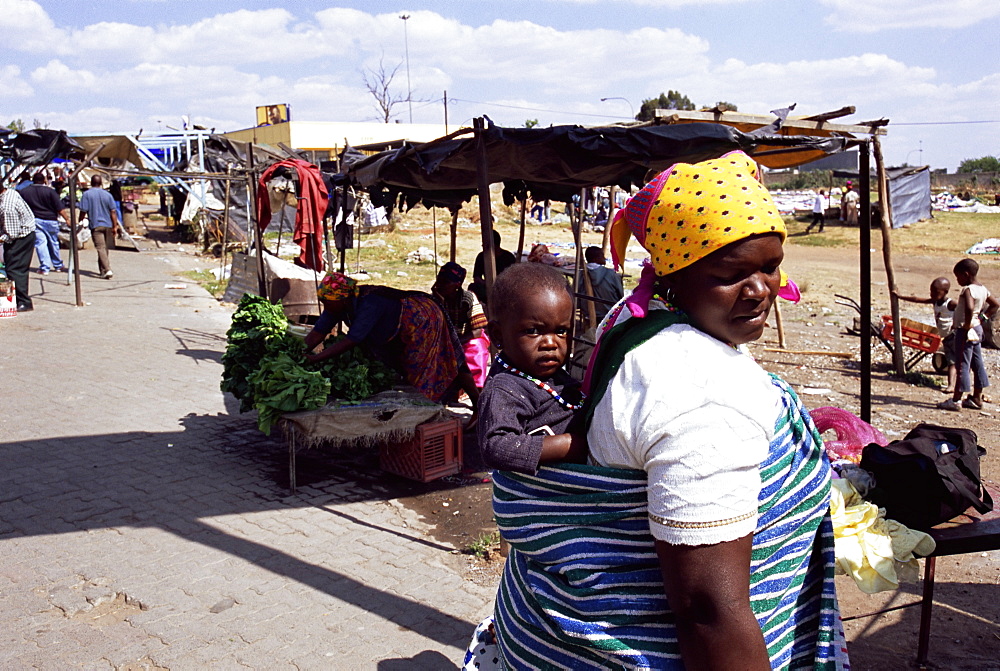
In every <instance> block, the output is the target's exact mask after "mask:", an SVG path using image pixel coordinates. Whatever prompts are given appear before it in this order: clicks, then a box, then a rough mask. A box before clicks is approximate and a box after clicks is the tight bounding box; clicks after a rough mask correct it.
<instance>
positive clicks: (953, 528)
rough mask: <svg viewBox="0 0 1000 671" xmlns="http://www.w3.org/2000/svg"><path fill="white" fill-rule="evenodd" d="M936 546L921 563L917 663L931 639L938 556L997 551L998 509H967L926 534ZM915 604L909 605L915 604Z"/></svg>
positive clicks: (998, 495)
mask: <svg viewBox="0 0 1000 671" xmlns="http://www.w3.org/2000/svg"><path fill="white" fill-rule="evenodd" d="M986 489H987V490H989V492H990V495H991V496H992V497H993V500H994V501H1000V489H997V488H996V487H994V486H992V485H986ZM928 533H929V534H930V535H931V538H933V539H934V542H936V543H937V547H936V548H935V549H934V552H932V553H931V554H930V556H929V557H927V559H926V560H924V593H923V598H921V600H920V601H918V602H917V603H919V604H920V634H919V636H918V638H917V664H918V665H920V666H925V665H926V664H927V653H928V646H929V644H930V637H931V609H932V608H933V606H934V569H935V567H936V564H937V558H938V557H947V556H950V555H961V554H969V553H972V552H989V551H990V550H1000V510H997V507H996V506H994V507H993V510H992V511H990V512H988V513H986V514H985V515H980V514H979V513H977V512H976V511H975V510H973V509H970V510H968V511H966V513H965V514H962V515H959V516H958V517H955V518H953V519H951V520H949V521H947V522H945V523H944V524H939V525H938V526H936V527H934V528H933V529H931V530H930V531H929V532H928ZM917 603H914V604H910V605H917Z"/></svg>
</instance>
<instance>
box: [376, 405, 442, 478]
mask: <svg viewBox="0 0 1000 671" xmlns="http://www.w3.org/2000/svg"><path fill="white" fill-rule="evenodd" d="M378 464H379V467H380V468H381V469H382V470H383V471H386V472H388V473H394V474H396V475H401V476H403V477H404V478H410V479H411V480H418V481H420V482H430V481H431V480H437V479H438V478H443V477H444V476H446V475H454V474H455V473H458V472H459V471H461V470H462V423H461V422H460V421H459V420H457V419H449V420H445V421H443V422H427V423H425V424H421V425H419V426H418V427H417V434H416V435H415V436H414V437H413V438H412V439H411V440H408V441H406V442H405V443H383V444H382V445H381V446H380V447H379V451H378Z"/></svg>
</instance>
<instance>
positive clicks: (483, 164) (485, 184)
mask: <svg viewBox="0 0 1000 671" xmlns="http://www.w3.org/2000/svg"><path fill="white" fill-rule="evenodd" d="M472 124H473V129H474V130H475V133H476V184H477V187H478V191H479V229H480V232H481V233H482V237H483V274H484V275H485V276H486V295H487V296H489V295H490V291H492V290H493V283H494V282H495V281H496V279H497V259H496V250H495V249H494V248H493V207H492V204H491V203H490V175H489V169H490V166H489V160H488V159H487V157H486V124H485V123H484V121H483V117H476V118H475V119H473V120H472ZM490 312H491V311H490V306H489V305H487V306H486V316H487V318H489V317H490V316H491V315H490Z"/></svg>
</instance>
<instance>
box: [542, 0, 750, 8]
mask: <svg viewBox="0 0 1000 671" xmlns="http://www.w3.org/2000/svg"><path fill="white" fill-rule="evenodd" d="M562 2H568V3H573V4H580V5H596V4H598V3H601V4H608V0H562ZM611 2H613V3H616V4H621V5H639V6H643V7H662V8H665V9H678V8H681V7H689V6H691V5H701V6H704V5H739V4H745V3H748V2H759V0H611Z"/></svg>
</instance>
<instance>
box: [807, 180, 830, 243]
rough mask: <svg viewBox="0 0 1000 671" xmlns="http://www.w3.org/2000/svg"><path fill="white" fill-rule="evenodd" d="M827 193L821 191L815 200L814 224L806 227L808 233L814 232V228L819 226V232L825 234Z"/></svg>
mask: <svg viewBox="0 0 1000 671" xmlns="http://www.w3.org/2000/svg"><path fill="white" fill-rule="evenodd" d="M825 196H826V192H825V191H823V189H820V190H819V193H817V194H816V198H815V199H814V200H813V218H812V223H810V224H809V225H808V226H806V233H808V232H810V231H811V230H812V227H813V226H819V232H820V233H822V232H823V224H824V223H825V219H826V205H825V203H824V202H823V199H824V197H825Z"/></svg>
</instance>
